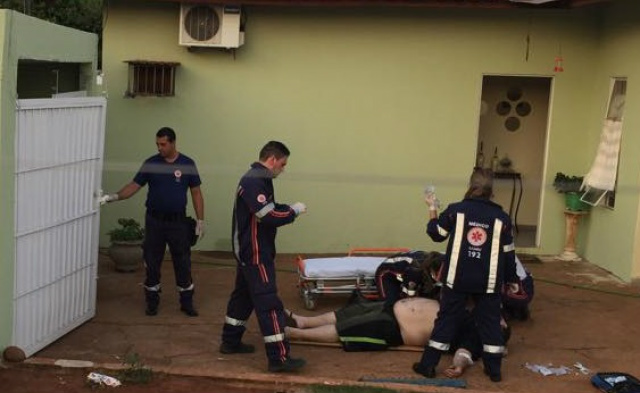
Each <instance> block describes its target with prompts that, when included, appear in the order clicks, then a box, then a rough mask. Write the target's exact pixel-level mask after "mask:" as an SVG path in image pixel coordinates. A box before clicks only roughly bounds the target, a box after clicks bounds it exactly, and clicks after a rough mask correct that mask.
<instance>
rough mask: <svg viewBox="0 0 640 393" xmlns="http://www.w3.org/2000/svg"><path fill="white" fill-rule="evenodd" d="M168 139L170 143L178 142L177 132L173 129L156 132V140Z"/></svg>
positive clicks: (162, 129)
mask: <svg viewBox="0 0 640 393" xmlns="http://www.w3.org/2000/svg"><path fill="white" fill-rule="evenodd" d="M165 136H166V137H167V139H168V140H169V142H173V141H175V140H176V132H175V131H174V130H173V128H171V127H162V128H161V129H159V130H158V132H156V138H162V137H165Z"/></svg>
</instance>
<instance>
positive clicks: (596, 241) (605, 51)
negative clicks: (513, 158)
mask: <svg viewBox="0 0 640 393" xmlns="http://www.w3.org/2000/svg"><path fill="white" fill-rule="evenodd" d="M639 21H640V3H639V2H637V1H633V0H622V1H616V2H615V3H614V5H613V6H612V7H611V8H610V10H609V12H607V14H606V18H604V24H603V36H602V39H601V42H600V45H601V46H600V64H601V66H600V69H599V71H598V72H597V73H596V78H594V79H595V80H596V81H597V83H596V90H595V91H594V100H595V110H594V116H591V117H592V121H591V123H590V127H589V137H588V139H589V140H591V141H594V140H595V141H596V143H597V141H598V139H597V137H598V136H599V134H600V130H601V125H602V121H603V119H604V116H605V114H606V105H607V100H608V97H609V94H610V91H609V89H610V79H611V78H612V77H626V78H627V95H626V105H625V113H624V123H623V130H622V148H621V152H620V162H619V168H618V173H619V176H618V186H617V187H618V188H617V190H618V192H617V193H616V204H615V209H614V210H609V209H602V208H601V209H594V210H593V211H592V213H591V215H590V216H591V217H589V223H588V228H587V236H586V239H585V240H586V241H585V256H586V257H587V259H589V260H590V261H597V263H598V264H599V265H600V266H602V267H604V268H605V269H608V270H610V271H612V272H613V273H615V274H616V275H618V276H620V277H623V278H630V277H635V278H638V277H640V270H639V268H640V260H639V259H638V241H639V240H638V229H637V228H636V221H637V218H638V202H639V200H638V196H639V193H638V190H639V188H638V186H639V180H640V165H639V163H638V153H637V146H640V132H639V131H640V113H638V109H637V108H638V107H639V105H640V88H639V87H640V86H639V85H638V83H639V82H640V67H639V66H640V52H639V51H638V45H639V44H640V23H638V22H639ZM595 149H596V146H595V145H594V148H593V152H594V153H593V154H595Z"/></svg>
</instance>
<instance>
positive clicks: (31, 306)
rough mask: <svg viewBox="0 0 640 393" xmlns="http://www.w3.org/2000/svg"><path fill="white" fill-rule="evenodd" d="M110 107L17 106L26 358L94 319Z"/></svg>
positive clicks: (18, 310)
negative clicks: (99, 195) (100, 196)
mask: <svg viewBox="0 0 640 393" xmlns="http://www.w3.org/2000/svg"><path fill="white" fill-rule="evenodd" d="M105 112H106V100H105V99H104V98H102V97H89V98H87V97H85V98H63V99H33V100H18V101H17V111H16V136H15V157H16V162H15V172H16V173H15V191H16V195H15V197H16V200H15V252H16V255H15V284H14V298H13V306H14V318H13V338H12V344H13V345H16V346H18V347H20V348H22V349H23V350H24V351H25V353H26V355H27V356H31V355H32V354H34V353H35V352H37V351H39V350H40V349H42V348H44V347H45V346H47V345H49V344H50V343H52V342H53V341H55V340H57V339H58V338H60V337H61V336H63V335H64V334H66V333H68V332H69V331H71V330H72V329H74V328H76V327H78V326H79V325H81V324H82V323H84V322H86V321H87V320H89V319H90V318H92V317H93V316H94V315H95V309H96V279H97V264H98V230H99V225H100V214H99V206H98V204H97V199H96V196H95V193H96V191H97V190H98V189H99V188H100V185H101V176H102V157H103V150H104V148H103V147H104V129H105Z"/></svg>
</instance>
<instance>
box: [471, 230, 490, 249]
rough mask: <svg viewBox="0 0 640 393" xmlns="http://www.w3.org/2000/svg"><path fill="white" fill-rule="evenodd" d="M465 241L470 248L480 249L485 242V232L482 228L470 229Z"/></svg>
mask: <svg viewBox="0 0 640 393" xmlns="http://www.w3.org/2000/svg"><path fill="white" fill-rule="evenodd" d="M467 241H468V242H469V244H471V245H472V246H475V247H480V246H482V245H483V244H484V243H485V242H486V241H487V231H485V230H484V228H482V227H471V229H469V232H467Z"/></svg>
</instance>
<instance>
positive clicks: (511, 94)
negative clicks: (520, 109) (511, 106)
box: [507, 86, 522, 101]
mask: <svg viewBox="0 0 640 393" xmlns="http://www.w3.org/2000/svg"><path fill="white" fill-rule="evenodd" d="M507 98H508V99H509V100H511V101H518V100H519V99H520V98H522V89H521V88H519V87H515V86H514V87H510V88H509V90H507Z"/></svg>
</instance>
